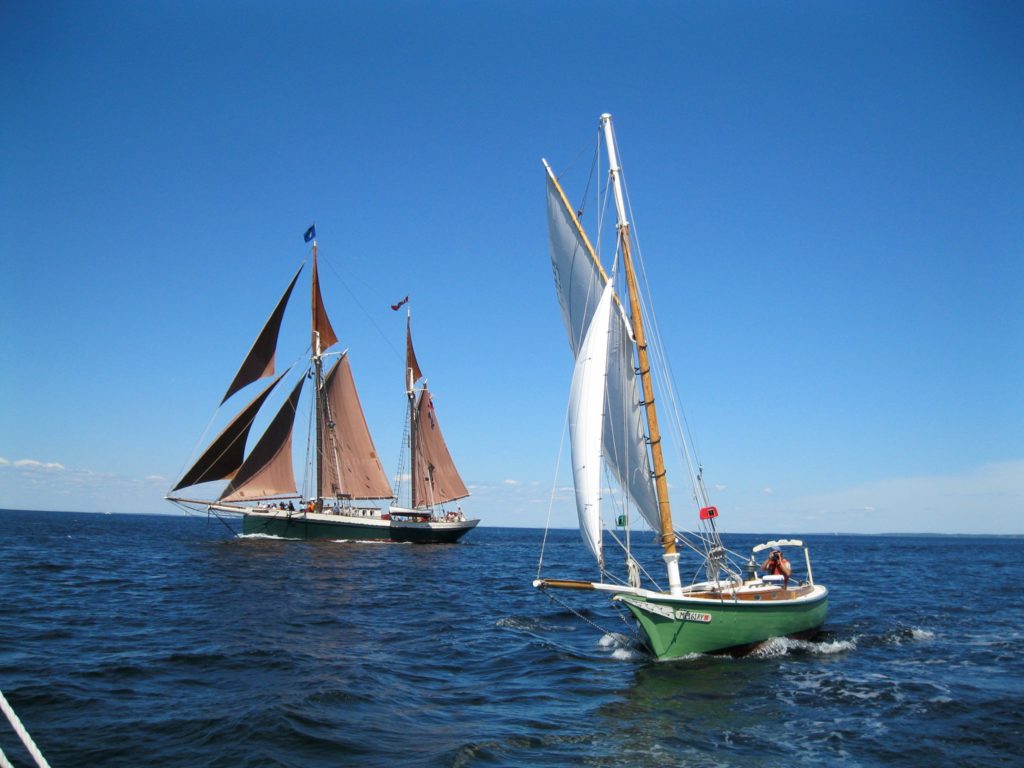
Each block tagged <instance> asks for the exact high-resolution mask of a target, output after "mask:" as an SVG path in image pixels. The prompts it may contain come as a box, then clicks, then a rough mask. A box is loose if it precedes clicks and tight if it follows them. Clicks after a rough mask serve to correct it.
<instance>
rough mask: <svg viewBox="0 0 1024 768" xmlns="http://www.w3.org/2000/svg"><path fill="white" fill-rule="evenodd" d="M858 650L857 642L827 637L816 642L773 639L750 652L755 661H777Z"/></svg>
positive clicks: (787, 638) (788, 638) (789, 638)
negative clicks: (799, 656)
mask: <svg viewBox="0 0 1024 768" xmlns="http://www.w3.org/2000/svg"><path fill="white" fill-rule="evenodd" d="M856 649H857V641H856V640H839V639H836V638H834V637H826V638H823V639H814V640H797V639H795V638H791V637H772V638H769V639H768V640H765V641H764V642H763V643H761V644H760V645H759V646H758V647H757V648H755V649H754V650H753V651H751V652H750V654H749V656H750V657H752V658H755V659H776V658H779V657H781V656H797V655H807V656H833V655H835V654H839V653H849V652H850V651H853V650H856Z"/></svg>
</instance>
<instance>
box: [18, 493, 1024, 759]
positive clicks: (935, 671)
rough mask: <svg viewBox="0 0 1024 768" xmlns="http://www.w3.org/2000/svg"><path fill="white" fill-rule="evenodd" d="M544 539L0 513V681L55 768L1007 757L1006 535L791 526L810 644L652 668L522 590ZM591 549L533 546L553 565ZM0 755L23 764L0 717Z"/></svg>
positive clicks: (568, 564) (1017, 549)
mask: <svg viewBox="0 0 1024 768" xmlns="http://www.w3.org/2000/svg"><path fill="white" fill-rule="evenodd" d="M790 533H795V532H787V531H779V532H769V533H768V534H765V535H763V536H757V535H732V536H728V535H727V536H726V537H725V539H726V544H727V545H728V546H730V547H731V548H733V549H739V550H745V549H747V548H749V547H750V546H752V545H753V544H756V543H758V542H759V541H763V540H766V539H767V538H774V537H776V536H778V535H788V534H790ZM542 538H543V531H540V530H533V529H511V528H478V529H476V530H475V531H472V532H471V533H470V534H469V535H468V536H466V538H465V539H463V541H462V542H461V543H459V544H458V545H448V546H444V545H437V546H425V545H398V544H358V543H341V542H297V541H283V540H272V539H261V538H235V537H234V536H233V534H232V532H231V531H230V530H228V528H227V527H225V526H224V525H223V524H222V523H221V522H220V521H218V520H216V519H212V520H207V519H205V518H197V517H184V516H171V515H168V516H144V515H104V514H79V513H56V512H21V511H2V510H0V583H2V585H3V590H2V600H0V690H2V691H3V693H4V694H5V695H6V696H7V698H8V700H9V701H10V703H11V705H12V706H13V707H14V709H15V710H16V712H17V713H18V715H19V716H20V718H21V720H22V722H23V723H24V725H25V727H26V728H27V729H28V730H29V732H30V733H31V734H32V736H33V738H34V739H35V741H36V743H37V745H38V746H39V748H40V750H41V751H42V753H43V754H44V755H45V756H46V758H47V760H48V761H49V762H50V764H51V766H53V768H68V767H69V766H97V767H100V766H126V767H127V766H131V767H132V768H135V767H137V766H161V767H164V768H171V767H172V766H225V767H226V766H231V767H232V768H239V767H240V766H261V767H262V766H296V767H298V766H302V767H305V766H530V768H538V767H540V766H570V765H572V766H575V765H590V766H648V765H658V766H677V765H678V766H763V765H769V764H771V765H780V766H786V767H787V768H792V766H821V765H844V766H920V765H922V764H925V765H932V766H945V765H962V766H1008V765H1022V764H1024V590H1022V589H1021V588H1020V585H1021V584H1022V583H1024V557H1022V555H1024V546H1022V540H1021V539H1020V538H1012V537H946V536H914V535H900V536H848V535H834V536H831V535H829V536H825V535H815V536H806V537H804V539H805V540H806V541H808V542H809V543H810V545H811V556H812V558H813V560H812V564H813V566H814V574H815V579H816V581H818V582H819V583H824V584H826V585H828V586H829V588H830V590H831V596H830V609H829V616H828V619H827V621H826V623H825V626H824V627H823V629H822V631H821V633H820V634H819V635H818V636H817V637H815V638H813V639H811V640H809V641H787V640H779V641H772V642H771V643H769V644H768V645H767V646H766V647H765V648H764V649H763V650H762V651H760V652H758V653H757V654H755V655H754V656H750V657H746V658H742V659H733V658H729V657H707V656H704V657H696V658H693V659H688V660H682V661H676V662H663V663H658V662H655V661H653V660H652V659H651V658H650V657H648V656H647V655H646V654H645V653H644V652H643V651H642V649H641V648H640V647H639V646H638V645H637V644H636V642H635V639H634V637H633V634H632V629H631V627H630V625H629V624H628V623H626V622H625V621H624V620H623V619H622V617H621V616H620V615H619V613H618V612H617V611H616V610H615V609H614V608H613V607H611V605H610V604H609V603H608V602H607V600H606V599H602V598H600V597H599V596H597V595H595V594H591V593H585V594H575V593H564V594H559V595H558V598H559V600H565V601H566V604H565V605H563V604H561V603H558V602H553V601H552V600H550V599H549V598H548V597H546V596H545V595H544V594H542V593H539V592H537V591H536V590H534V589H533V587H532V586H531V581H532V580H533V579H534V578H535V576H536V574H537V561H538V556H539V554H540V547H541V541H542ZM656 554H657V553H656V552H655V550H654V548H653V544H652V545H651V547H650V556H651V557H652V558H653V557H655V556H656ZM588 557H589V555H586V553H585V552H584V549H583V547H582V545H581V544H580V543H579V540H578V535H577V533H576V532H575V531H561V530H559V531H552V532H550V534H549V537H548V542H547V547H546V550H545V575H548V576H578V577H588V578H589V577H590V576H591V575H592V568H591V565H590V563H589V562H588V559H587V558H588ZM684 572H685V568H684ZM0 748H2V749H3V751H4V753H5V754H6V756H7V758H8V760H10V761H11V762H12V763H13V765H15V766H29V765H32V763H31V761H30V758H29V757H28V755H27V753H26V752H25V751H24V749H23V748H22V746H21V744H20V743H19V742H18V740H17V738H16V736H15V735H14V732H13V731H12V730H11V728H10V727H9V726H8V724H7V722H6V720H5V719H3V718H2V717H0Z"/></svg>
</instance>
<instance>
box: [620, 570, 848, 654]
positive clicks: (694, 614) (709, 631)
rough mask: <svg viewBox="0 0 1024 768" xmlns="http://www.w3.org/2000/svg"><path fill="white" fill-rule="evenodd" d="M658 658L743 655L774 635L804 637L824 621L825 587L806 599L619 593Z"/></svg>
mask: <svg viewBox="0 0 1024 768" xmlns="http://www.w3.org/2000/svg"><path fill="white" fill-rule="evenodd" d="M613 599H614V600H617V601H619V602H622V603H624V604H625V605H626V607H627V608H629V611H630V613H632V614H633V617H634V618H635V619H636V621H637V624H638V625H639V626H640V629H641V630H642V632H643V634H644V636H645V639H646V641H647V644H648V646H649V647H650V649H651V651H652V652H653V653H654V655H655V656H656V657H657V658H658V659H659V660H668V659H678V658H680V657H682V656H688V655H691V654H697V653H732V654H735V655H742V654H743V653H747V652H749V651H750V650H752V649H753V648H754V647H755V646H757V645H758V644H759V643H761V642H763V641H765V640H768V639H769V638H772V637H801V636H803V637H808V636H810V635H812V634H813V633H814V632H815V631H816V630H817V629H818V628H819V627H820V626H821V625H822V624H823V623H824V621H825V615H826V613H827V612H828V590H827V589H825V588H823V587H818V588H816V589H815V590H814V591H813V592H812V593H811V595H809V596H808V598H807V599H801V600H780V601H777V602H776V601H772V602H754V601H749V600H707V599H685V598H684V599H678V598H677V599H672V598H668V597H666V598H665V599H659V598H650V597H648V598H644V597H640V596H637V595H627V594H618V595H615V597H614V598H613Z"/></svg>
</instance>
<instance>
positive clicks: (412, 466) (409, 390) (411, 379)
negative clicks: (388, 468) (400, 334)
mask: <svg viewBox="0 0 1024 768" xmlns="http://www.w3.org/2000/svg"><path fill="white" fill-rule="evenodd" d="M411 349H412V308H409V309H406V310H405V350H406V351H405V394H406V396H407V397H408V398H409V509H415V505H416V380H415V379H416V373H415V371H414V370H413V368H412V360H411V359H410V350H411Z"/></svg>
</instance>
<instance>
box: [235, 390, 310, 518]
mask: <svg viewBox="0 0 1024 768" xmlns="http://www.w3.org/2000/svg"><path fill="white" fill-rule="evenodd" d="M304 381H305V379H299V381H298V383H297V384H296V385H295V388H294V389H293V390H292V393H291V394H290V395H289V396H288V399H287V400H286V401H285V403H284V405H282V406H281V409H280V410H279V411H278V412H277V415H276V416H274V420H273V421H271V422H270V426H269V427H267V431H266V432H264V433H263V436H262V437H261V438H260V439H259V442H257V443H256V446H255V447H254V448H253V449H252V453H250V454H249V456H248V458H247V459H246V460H245V461H244V462H242V466H241V467H239V469H238V472H236V473H235V477H234V479H233V480H232V481H231V482H230V483H228V486H227V488H225V489H224V492H223V493H222V494H221V495H220V501H244V500H247V499H261V498H267V497H269V496H281V495H284V494H294V493H295V492H296V489H295V472H294V471H293V470H292V426H293V424H294V423H295V409H296V408H297V407H298V404H299V395H300V394H301V392H302V384H303V382H304Z"/></svg>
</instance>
